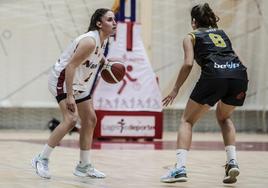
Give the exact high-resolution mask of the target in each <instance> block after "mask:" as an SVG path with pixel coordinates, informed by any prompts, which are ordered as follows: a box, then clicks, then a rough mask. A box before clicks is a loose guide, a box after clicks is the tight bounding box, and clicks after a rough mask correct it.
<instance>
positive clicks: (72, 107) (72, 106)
mask: <svg viewBox="0 0 268 188" xmlns="http://www.w3.org/2000/svg"><path fill="white" fill-rule="evenodd" d="M66 106H67V109H68V110H69V111H71V112H72V113H74V112H75V107H76V103H75V99H74V97H73V96H67V98H66Z"/></svg>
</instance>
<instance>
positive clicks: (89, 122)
mask: <svg viewBox="0 0 268 188" xmlns="http://www.w3.org/2000/svg"><path fill="white" fill-rule="evenodd" d="M96 123H97V117H96V115H90V116H88V117H87V118H86V119H84V120H81V124H82V126H84V127H85V126H86V127H88V128H95V126H96Z"/></svg>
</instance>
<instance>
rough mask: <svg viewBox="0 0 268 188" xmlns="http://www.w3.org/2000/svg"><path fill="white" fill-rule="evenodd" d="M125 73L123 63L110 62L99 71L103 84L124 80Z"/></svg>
mask: <svg viewBox="0 0 268 188" xmlns="http://www.w3.org/2000/svg"><path fill="white" fill-rule="evenodd" d="M125 73H126V68H125V66H124V64H123V63H121V62H119V61H112V62H108V63H107V64H105V65H104V67H103V68H102V71H101V77H102V79H103V80H104V81H105V82H107V83H110V84H115V83H118V82H120V81H121V80H122V79H123V78H124V76H125Z"/></svg>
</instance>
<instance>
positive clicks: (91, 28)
mask: <svg viewBox="0 0 268 188" xmlns="http://www.w3.org/2000/svg"><path fill="white" fill-rule="evenodd" d="M108 11H111V10H110V9H107V8H99V9H97V10H96V11H95V12H94V14H93V15H92V16H91V20H90V25H89V27H88V30H87V32H89V31H94V30H99V29H100V28H99V27H98V26H97V22H101V18H102V16H104V14H106V12H108Z"/></svg>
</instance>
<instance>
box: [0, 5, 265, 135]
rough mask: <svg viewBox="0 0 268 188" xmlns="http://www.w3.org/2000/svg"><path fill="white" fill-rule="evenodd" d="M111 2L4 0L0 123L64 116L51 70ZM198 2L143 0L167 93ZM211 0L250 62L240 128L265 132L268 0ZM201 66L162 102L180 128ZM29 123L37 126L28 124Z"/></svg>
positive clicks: (146, 35)
mask: <svg viewBox="0 0 268 188" xmlns="http://www.w3.org/2000/svg"><path fill="white" fill-rule="evenodd" d="M113 2H114V1H113V0H99V1H95V0H23V1H21V0H1V1H0V25H1V27H0V86H1V91H0V108H1V109H0V116H1V120H0V128H1V127H2V128H13V127H17V128H18V127H26V128H37V129H38V128H40V127H44V126H45V125H46V122H47V121H48V120H49V119H50V118H52V117H53V116H56V117H59V118H60V114H59V113H58V112H57V110H56V109H54V108H55V107H56V106H57V104H56V102H55V100H54V99H53V97H52V96H51V95H50V93H49V91H48V89H47V76H48V71H49V69H50V67H51V66H52V65H53V64H54V62H55V61H56V60H57V58H58V56H59V54H60V53H61V52H62V50H63V49H64V48H65V47H66V45H67V44H68V43H69V42H70V41H71V40H72V39H73V38H74V37H76V36H77V35H79V34H81V33H84V32H85V31H86V29H87V27H88V25H89V18H90V16H91V14H92V13H93V11H94V10H95V9H96V8H100V7H107V8H110V7H112V5H113ZM199 2H205V1H195V0H180V1H178V0H167V1H163V0H137V21H138V22H141V23H142V29H143V33H142V37H143V40H144V44H145V48H146V50H147V53H148V55H149V57H150V60H151V64H152V67H153V69H154V71H155V73H156V74H157V76H158V78H159V85H160V89H161V92H162V94H163V96H165V95H166V94H168V92H169V91H170V90H171V89H172V86H173V84H174V82H175V79H176V76H177V73H178V70H179V67H180V66H181V65H182V63H183V51H182V40H183V37H184V36H185V35H186V34H187V33H188V32H190V31H191V25H190V9H191V7H192V6H193V5H195V4H196V3H199ZM206 2H209V3H210V5H211V7H212V8H213V9H214V11H215V13H216V14H218V15H219V17H220V18H221V21H220V22H219V26H220V27H221V28H223V29H224V30H225V31H226V32H227V33H228V34H229V36H230V38H231V40H232V41H233V47H234V49H235V50H236V51H237V53H238V54H239V56H240V57H241V59H242V60H243V62H244V64H245V65H246V66H247V67H248V73H249V79H250V82H249V91H248V97H247V100H246V102H245V105H244V106H243V107H241V108H239V109H238V111H239V112H237V113H240V114H242V115H238V116H236V117H237V118H238V119H239V120H238V121H239V124H241V127H242V128H241V131H243V130H245V131H246V130H250V131H254V130H255V131H256V130H262V131H263V132H267V126H268V125H267V115H266V114H267V113H266V111H267V105H268V98H267V97H268V82H267V80H268V74H266V59H268V58H267V56H268V54H267V52H266V51H267V50H266V44H267V42H268V38H267V34H268V31H267V29H268V28H267V21H268V1H265V0H220V1H219V0H218V1H215V0H208V1H206ZM127 8H129V7H128V6H127ZM199 73H200V70H199V67H198V66H195V67H194V70H193V71H192V73H191V75H190V78H189V79H188V80H187V81H186V83H185V84H184V86H183V88H182V89H181V92H180V94H179V96H178V97H177V98H176V101H175V104H174V105H173V106H171V107H169V108H166V109H164V113H165V116H166V117H169V118H166V117H165V121H164V123H165V125H167V124H168V125H167V126H171V127H173V129H176V126H177V124H178V121H179V118H180V114H181V111H182V109H183V108H184V106H185V103H186V101H187V99H188V96H189V94H190V92H191V90H192V88H193V86H194V83H195V81H196V80H197V79H198V76H199ZM55 110H56V111H55ZM213 110H214V109H212V111H211V113H213ZM249 114H250V115H249ZM236 117H235V118H236ZM210 118H211V116H206V118H205V120H206V119H208V121H207V122H212V121H213V122H214V120H213V119H212V121H210V120H211V119H210ZM205 120H204V121H205ZM27 121H28V122H29V121H32V122H31V123H27ZM10 122H12V123H10ZM245 122H250V123H245ZM252 122H256V123H258V125H257V126H255V128H252V129H251V128H246V127H243V126H242V124H248V125H247V126H250V124H252ZM27 124H31V126H28V127H27ZM202 124H206V123H202ZM211 124H214V123H211ZM7 125H8V126H7ZM22 125H25V126H22ZM208 126H211V129H210V130H212V131H213V130H215V129H214V128H213V126H214V125H209V123H208ZM165 127H166V126H165ZM171 127H169V128H170V130H171ZM257 127H261V128H257ZM200 129H202V128H200ZM203 130H205V128H203ZM206 130H207V129H206ZM208 130H209V128H208Z"/></svg>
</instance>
